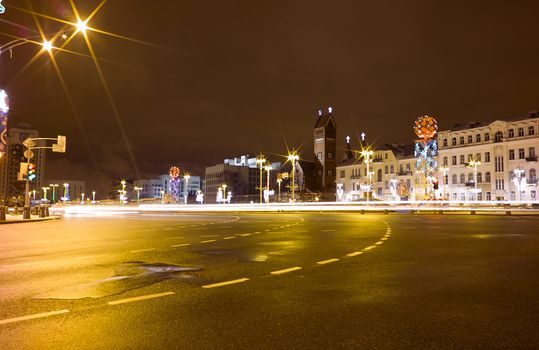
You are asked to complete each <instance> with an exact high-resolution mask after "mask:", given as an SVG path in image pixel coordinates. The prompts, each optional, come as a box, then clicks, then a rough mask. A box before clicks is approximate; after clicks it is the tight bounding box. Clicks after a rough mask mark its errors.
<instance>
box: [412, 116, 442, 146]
mask: <svg viewBox="0 0 539 350" xmlns="http://www.w3.org/2000/svg"><path fill="white" fill-rule="evenodd" d="M414 131H415V134H416V135H417V137H419V138H420V139H422V140H430V139H432V138H433V137H434V136H435V135H436V133H437V132H438V122H436V119H434V118H432V117H429V116H428V115H424V116H422V117H419V118H417V120H416V121H415V125H414Z"/></svg>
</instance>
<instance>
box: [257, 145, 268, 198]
mask: <svg viewBox="0 0 539 350" xmlns="http://www.w3.org/2000/svg"><path fill="white" fill-rule="evenodd" d="M264 163H266V157H264V155H263V154H262V153H260V154H259V155H258V156H257V157H256V164H258V166H259V170H260V182H259V185H260V186H259V188H258V190H259V192H260V204H262V190H263V187H262V166H263V165H264Z"/></svg>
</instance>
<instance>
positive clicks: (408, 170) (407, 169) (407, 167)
mask: <svg viewBox="0 0 539 350" xmlns="http://www.w3.org/2000/svg"><path fill="white" fill-rule="evenodd" d="M406 171H407V172H410V163H407V164H406Z"/></svg>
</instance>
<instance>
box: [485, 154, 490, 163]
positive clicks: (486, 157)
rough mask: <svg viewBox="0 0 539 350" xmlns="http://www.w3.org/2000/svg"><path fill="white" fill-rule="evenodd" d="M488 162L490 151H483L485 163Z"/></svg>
mask: <svg viewBox="0 0 539 350" xmlns="http://www.w3.org/2000/svg"><path fill="white" fill-rule="evenodd" d="M489 162H490V152H485V163H489Z"/></svg>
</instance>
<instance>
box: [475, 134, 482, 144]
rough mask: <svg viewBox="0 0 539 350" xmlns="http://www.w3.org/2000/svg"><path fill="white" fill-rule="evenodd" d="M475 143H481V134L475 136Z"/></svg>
mask: <svg viewBox="0 0 539 350" xmlns="http://www.w3.org/2000/svg"><path fill="white" fill-rule="evenodd" d="M475 142H481V134H477V135H475Z"/></svg>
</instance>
